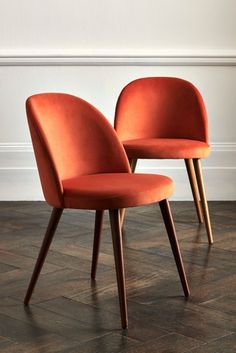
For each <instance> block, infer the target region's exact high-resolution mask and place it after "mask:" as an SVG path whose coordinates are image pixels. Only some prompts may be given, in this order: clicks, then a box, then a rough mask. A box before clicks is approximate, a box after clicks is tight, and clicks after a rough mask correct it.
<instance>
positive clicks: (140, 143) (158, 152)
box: [122, 138, 211, 159]
mask: <svg viewBox="0 0 236 353" xmlns="http://www.w3.org/2000/svg"><path fill="white" fill-rule="evenodd" d="M122 143H123V145H124V148H125V150H126V153H127V155H128V157H129V158H137V159H138V158H144V159H145V158H146V159H188V158H205V157H207V156H208V155H209V154H210V151H211V149H210V146H209V145H208V143H206V142H202V141H196V140H187V139H167V138H147V139H135V140H127V141H122Z"/></svg>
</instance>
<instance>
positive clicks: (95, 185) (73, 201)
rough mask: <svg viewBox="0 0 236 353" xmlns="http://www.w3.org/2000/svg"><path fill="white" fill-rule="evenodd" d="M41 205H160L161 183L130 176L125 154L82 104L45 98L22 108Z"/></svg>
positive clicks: (167, 184) (167, 188) (165, 185)
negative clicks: (32, 147)
mask: <svg viewBox="0 0 236 353" xmlns="http://www.w3.org/2000/svg"><path fill="white" fill-rule="evenodd" d="M26 110H27V117H28V122H29V127H30V132H31V137H32V142H33V146H34V151H35V156H36V161H37V164H38V169H39V175H40V179H41V184H42V188H43V192H44V196H45V199H46V201H47V202H48V203H49V204H50V205H52V206H54V207H61V208H65V207H70V208H84V209H106V208H125V207H128V206H137V205H141V204H145V203H152V202H155V201H161V200H163V199H165V198H167V197H168V196H170V194H171V192H172V189H173V185H172V181H171V180H170V179H169V178H167V177H162V176H157V175H145V174H144V175H140V176H136V175H133V174H131V171H130V166H129V162H128V159H127V156H126V153H125V150H124V148H123V146H122V144H121V142H120V141H119V139H118V137H117V134H116V133H115V131H114V129H113V128H112V126H111V125H110V123H109V122H108V121H107V120H106V119H105V118H104V116H103V115H102V114H101V113H100V112H99V111H98V110H97V109H95V108H94V107H93V106H92V105H90V104H89V103H87V102H86V101H84V100H82V99H80V98H78V97H74V96H71V95H68V94H62V93H45V94H37V95H34V96H32V97H30V98H29V99H28V100H27V102H26Z"/></svg>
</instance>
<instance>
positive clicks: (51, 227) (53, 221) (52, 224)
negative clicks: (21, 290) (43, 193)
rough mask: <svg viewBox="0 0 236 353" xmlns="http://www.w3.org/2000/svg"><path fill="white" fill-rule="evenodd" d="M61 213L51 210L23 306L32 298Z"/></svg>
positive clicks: (60, 211) (57, 210)
mask: <svg viewBox="0 0 236 353" xmlns="http://www.w3.org/2000/svg"><path fill="white" fill-rule="evenodd" d="M62 212H63V208H53V210H52V214H51V217H50V220H49V223H48V227H47V231H46V234H45V236H44V240H43V243H42V246H41V249H40V252H39V255H38V259H37V262H36V264H35V268H34V272H33V274H32V277H31V280H30V283H29V287H28V290H27V293H26V296H25V299H24V304H25V305H28V303H29V301H30V298H31V296H32V293H33V290H34V287H35V285H36V282H37V280H38V277H39V274H40V272H41V269H42V267H43V264H44V261H45V259H46V256H47V253H48V250H49V247H50V245H51V242H52V239H53V236H54V234H55V231H56V229H57V226H58V223H59V220H60V218H61V215H62Z"/></svg>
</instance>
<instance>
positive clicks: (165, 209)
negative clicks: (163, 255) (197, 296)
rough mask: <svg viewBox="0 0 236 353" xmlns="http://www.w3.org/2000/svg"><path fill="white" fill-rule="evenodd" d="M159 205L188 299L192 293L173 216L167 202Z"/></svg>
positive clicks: (161, 202)
mask: <svg viewBox="0 0 236 353" xmlns="http://www.w3.org/2000/svg"><path fill="white" fill-rule="evenodd" d="M159 205H160V208H161V213H162V217H163V220H164V223H165V226H166V231H167V234H168V237H169V241H170V245H171V248H172V252H173V255H174V258H175V262H176V266H177V269H178V272H179V277H180V280H181V283H182V287H183V291H184V295H185V296H186V297H188V296H189V294H190V291H189V287H188V282H187V278H186V274H185V270H184V265H183V261H182V257H181V253H180V249H179V244H178V240H177V236H176V232H175V226H174V222H173V218H172V215H171V210H170V205H169V202H168V201H167V200H163V201H160V202H159Z"/></svg>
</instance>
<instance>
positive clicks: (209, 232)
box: [193, 159, 213, 244]
mask: <svg viewBox="0 0 236 353" xmlns="http://www.w3.org/2000/svg"><path fill="white" fill-rule="evenodd" d="M193 164H194V168H195V173H196V178H197V183H198V189H199V193H200V198H201V203H202V211H203V216H204V220H205V226H206V231H207V236H208V242H209V244H213V236H212V230H211V221H210V216H209V210H208V204H207V198H206V193H205V188H204V182H203V175H202V166H201V161H200V159H194V160H193Z"/></svg>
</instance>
